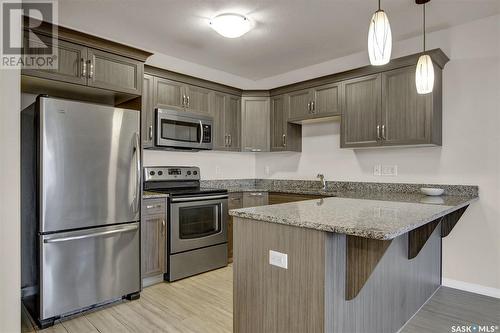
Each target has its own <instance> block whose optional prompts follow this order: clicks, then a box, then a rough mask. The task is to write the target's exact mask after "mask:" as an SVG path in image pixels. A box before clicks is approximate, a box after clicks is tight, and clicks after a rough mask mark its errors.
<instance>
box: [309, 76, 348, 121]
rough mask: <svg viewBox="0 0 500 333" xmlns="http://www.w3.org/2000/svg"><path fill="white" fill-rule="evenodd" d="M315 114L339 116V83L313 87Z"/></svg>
mask: <svg viewBox="0 0 500 333" xmlns="http://www.w3.org/2000/svg"><path fill="white" fill-rule="evenodd" d="M313 97H314V98H313V101H314V104H313V110H312V112H313V114H314V115H315V116H321V117H325V116H339V115H340V113H341V111H340V98H339V97H340V92H339V84H338V83H332V84H327V85H324V86H320V87H316V88H314V89H313Z"/></svg>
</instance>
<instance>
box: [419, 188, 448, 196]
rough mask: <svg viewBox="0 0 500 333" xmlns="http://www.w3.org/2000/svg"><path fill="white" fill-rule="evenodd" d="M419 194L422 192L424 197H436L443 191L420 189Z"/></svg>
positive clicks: (440, 189) (438, 189) (439, 189)
mask: <svg viewBox="0 0 500 333" xmlns="http://www.w3.org/2000/svg"><path fill="white" fill-rule="evenodd" d="M420 192H422V193H423V194H425V195H430V196H438V195H441V194H443V193H444V190H443V189H442V188H431V187H422V188H421V189H420Z"/></svg>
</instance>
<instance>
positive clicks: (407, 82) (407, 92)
mask: <svg viewBox="0 0 500 333" xmlns="http://www.w3.org/2000/svg"><path fill="white" fill-rule="evenodd" d="M415 69H416V67H415V66H409V67H405V68H400V69H396V70H392V71H388V72H384V73H382V117H381V123H380V125H381V137H382V144H383V145H425V144H436V145H440V144H441V131H440V126H441V108H440V105H441V101H440V100H439V103H438V104H437V106H436V108H433V102H434V100H435V99H439V98H440V97H439V96H437V91H435V92H433V93H430V94H425V95H420V94H418V93H417V88H416V86H415ZM440 74H441V73H440V72H438V73H437V80H440ZM438 82H439V81H438ZM437 86H438V87H437V89H439V85H437Z"/></svg>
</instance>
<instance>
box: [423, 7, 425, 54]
mask: <svg viewBox="0 0 500 333" xmlns="http://www.w3.org/2000/svg"><path fill="white" fill-rule="evenodd" d="M423 7H424V9H423V12H424V52H425V3H424V6H423Z"/></svg>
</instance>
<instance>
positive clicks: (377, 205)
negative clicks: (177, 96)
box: [229, 193, 477, 240]
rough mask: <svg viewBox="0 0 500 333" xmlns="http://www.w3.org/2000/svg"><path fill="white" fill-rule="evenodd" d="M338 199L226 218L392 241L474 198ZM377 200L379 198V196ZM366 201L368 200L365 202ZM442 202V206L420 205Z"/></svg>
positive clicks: (258, 209) (345, 195)
mask: <svg viewBox="0 0 500 333" xmlns="http://www.w3.org/2000/svg"><path fill="white" fill-rule="evenodd" d="M338 195H339V197H335V198H324V199H320V200H307V201H299V202H291V203H285V204H279V205H270V206H260V207H252V208H243V209H236V210H231V211H230V212H229V214H230V215H232V216H236V217H241V218H246V219H252V220H258V221H266V222H272V223H279V224H286V225H293V226H298V227H304V228H310V229H316V230H322V231H328V232H336V233H342V234H347V235H354V236H361V237H366V238H374V239H384V240H386V239H393V238H395V237H397V236H400V235H402V234H404V233H406V232H408V231H410V230H413V229H416V228H418V227H420V226H422V225H424V224H426V223H428V222H431V221H433V220H435V219H437V218H439V217H442V216H444V215H447V214H449V213H451V212H453V211H455V210H457V209H460V208H462V207H464V206H466V205H468V204H469V203H471V202H473V201H474V200H476V199H477V198H476V197H458V196H443V197H440V198H429V197H423V196H419V195H408V194H402V195H400V196H398V194H392V195H390V196H386V197H385V198H384V200H373V197H371V196H366V195H361V194H356V193H351V194H350V195H351V196H352V197H349V194H348V193H338ZM378 197H381V195H380V194H379V195H378ZM368 198H369V199H368ZM430 199H442V200H443V201H442V203H439V204H429V203H422V200H423V201H424V202H425V201H426V200H430Z"/></svg>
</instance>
